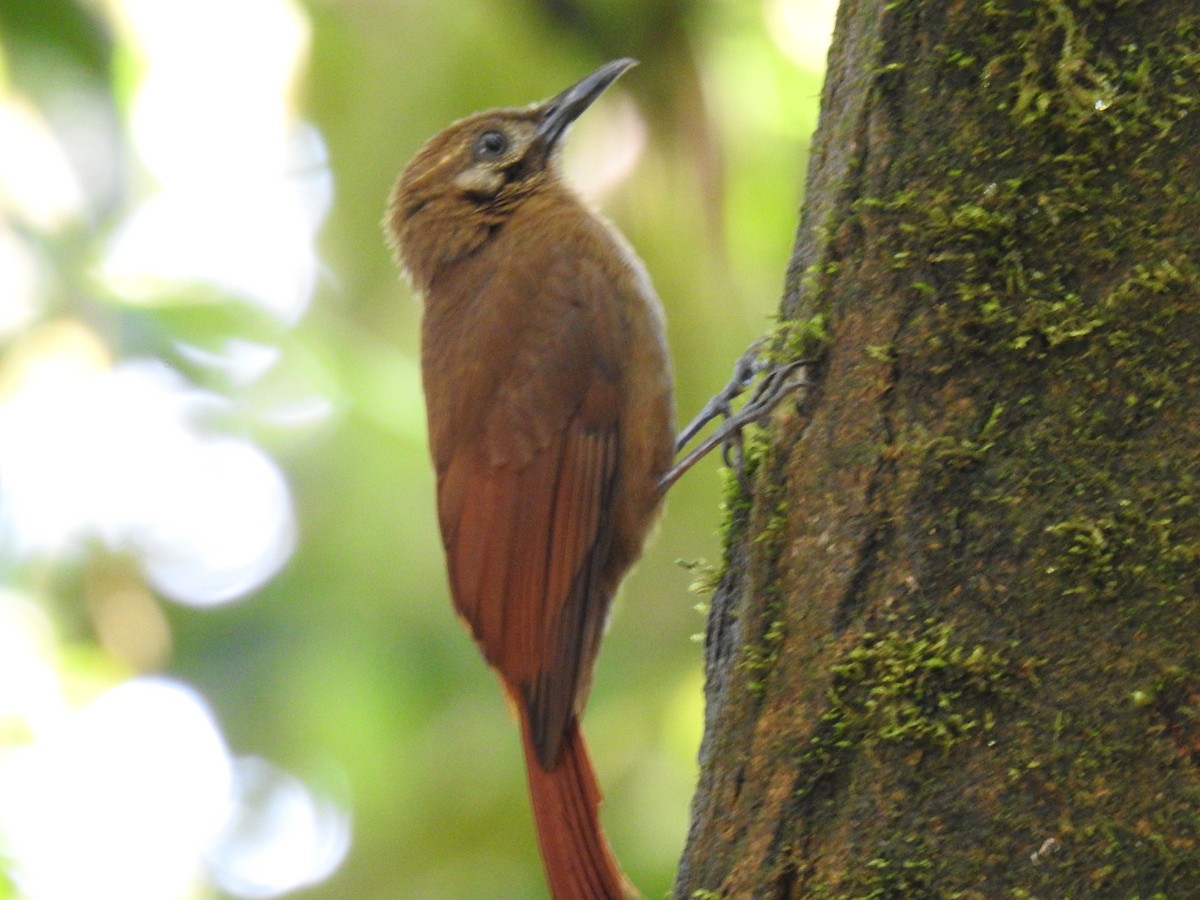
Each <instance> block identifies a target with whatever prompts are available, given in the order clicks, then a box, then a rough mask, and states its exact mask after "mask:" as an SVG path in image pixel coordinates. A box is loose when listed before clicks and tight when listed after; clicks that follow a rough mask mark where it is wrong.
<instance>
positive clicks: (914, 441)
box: [675, 0, 1200, 898]
mask: <svg viewBox="0 0 1200 900" xmlns="http://www.w3.org/2000/svg"><path fill="white" fill-rule="evenodd" d="M1198 147H1200V9H1197V6H1196V4H1195V0H1157V2H1133V0H1130V2H1121V0H1109V2H1104V0H986V2H962V0H941V2H917V0H892V2H883V0H844V2H843V4H842V9H841V10H840V13H839V17H838V24H837V29H836V33H835V37H834V43H833V46H832V48H831V51H830V58H829V70H828V75H827V80H826V84H825V88H824V93H823V97H822V113H821V120H820V124H819V126H818V130H817V134H816V136H815V139H814V146H813V151H812V156H811V163H810V169H809V176H808V188H807V194H806V201H805V202H806V205H805V209H804V213H803V216H802V220H801V224H800V229H799V232H798V236H797V240H796V247H795V252H794V255H793V258H792V262H791V265H790V267H789V272H788V276H787V282H786V291H785V296H784V299H783V304H782V313H783V316H784V319H785V323H784V326H783V327H782V328H781V330H780V341H779V348H778V353H779V355H780V356H788V355H795V354H798V353H802V352H804V353H808V352H812V351H813V349H814V348H815V349H816V354H817V363H816V365H815V367H814V373H813V374H814V379H815V386H814V387H813V388H811V389H810V390H809V391H808V393H807V394H806V395H805V396H804V397H803V398H802V399H801V400H799V401H798V402H797V403H795V404H789V406H788V408H787V409H785V410H783V411H781V412H779V413H777V414H776V416H775V418H774V420H773V421H772V423H771V424H770V425H769V427H768V428H767V429H765V430H764V432H763V433H761V434H760V435H758V436H756V438H755V439H754V440H752V442H751V445H750V447H749V449H748V453H747V472H746V475H747V476H748V482H747V483H748V484H749V485H750V487H749V491H748V492H746V493H744V492H743V491H742V489H741V488H740V487H739V486H738V482H737V481H736V480H734V479H731V482H730V484H731V488H730V493H729V498H728V520H729V521H728V533H727V538H726V559H725V568H724V570H723V573H722V578H721V581H720V586H719V588H718V590H717V592H716V594H715V596H714V598H713V600H712V609H711V613H710V617H709V623H708V633H707V653H706V664H707V686H706V692H707V702H708V710H707V719H706V728H705V736H704V742H703V746H702V748H701V778H700V784H699V788H698V792H697V795H696V798H695V801H694V806H693V824H692V830H691V834H690V837H689V841H688V846H687V849H686V851H685V854H684V858H683V861H682V865H681V870H680V873H679V877H678V881H677V883H676V891H675V896H676V897H679V898H709V897H736V898H749V897H828V898H833V897H977V898H993V897H1083V896H1087V897H1135V896H1138V897H1143V898H1145V897H1151V896H1163V897H1167V896H1169V897H1183V896H1193V895H1194V892H1195V891H1196V890H1197V887H1196V886H1197V885H1200V769H1198V766H1200V568H1198V562H1200V150H1198V149H1197V148H1198Z"/></svg>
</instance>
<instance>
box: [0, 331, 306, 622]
mask: <svg viewBox="0 0 1200 900" xmlns="http://www.w3.org/2000/svg"><path fill="white" fill-rule="evenodd" d="M48 330H49V331H51V332H56V334H52V335H51V336H49V337H47V338H46V339H45V340H44V341H43V346H42V348H41V350H40V351H39V352H38V353H36V354H35V355H34V356H33V358H32V359H31V360H30V362H29V363H28V365H27V367H26V369H25V370H24V371H23V372H21V373H20V375H19V377H18V378H17V386H16V389H15V390H14V391H13V393H12V394H11V395H10V396H7V397H4V398H2V399H0V548H4V547H6V546H7V547H8V548H9V549H10V550H11V551H12V552H14V553H16V554H17V555H20V556H39V555H40V556H54V555H64V554H70V553H73V552H77V551H79V550H81V549H82V548H83V547H84V546H86V544H87V542H88V541H91V540H99V541H100V542H102V543H103V544H104V545H105V546H107V547H108V548H109V549H111V550H113V551H118V552H132V553H134V554H135V555H136V556H137V557H138V558H139V559H140V561H141V563H142V566H143V568H144V570H145V572H146V575H147V578H148V580H149V581H150V582H151V584H153V585H154V587H156V588H157V589H158V590H159V591H161V592H162V593H163V594H165V595H166V596H168V597H170V598H172V599H174V600H178V601H180V602H184V603H193V604H200V605H204V604H212V603H220V602H225V601H228V600H232V599H235V598H237V597H240V596H243V595H245V594H246V593H248V592H250V591H252V590H254V589H255V588H257V587H260V586H261V585H262V584H263V583H264V582H265V581H266V580H267V579H269V578H270V577H271V576H273V575H274V574H275V573H276V572H277V571H278V570H279V567H280V566H282V565H283V563H284V562H285V561H286V560H287V558H288V556H289V555H290V553H291V551H292V547H293V544H294V541H295V525H294V521H293V514H292V506H291V498H290V494H289V492H288V488H287V484H286V482H285V481H284V479H283V475H282V474H281V473H280V471H279V469H278V467H277V466H276V465H275V463H274V462H272V461H271V459H270V458H269V457H267V456H266V454H264V453H263V452H262V451H261V450H259V449H258V448H257V447H255V446H254V445H253V444H251V443H250V442H249V441H246V440H244V439H241V438H233V437H214V436H210V435H206V434H205V433H204V432H203V431H202V430H201V427H200V424H199V423H198V420H199V419H201V418H202V417H203V415H204V413H206V412H210V411H214V410H219V409H222V408H224V407H226V406H228V403H229V401H227V400H225V399H223V398H221V397H220V396H218V395H216V394H212V393H210V392H207V391H202V390H199V389H197V388H194V387H191V386H190V385H188V384H187V382H185V381H184V380H183V378H182V377H181V376H180V375H179V374H178V373H177V372H175V371H174V370H173V369H171V368H169V367H168V366H166V365H165V364H163V363H160V362H158V361H155V360H146V359H142V360H137V359H135V360H129V361H126V362H122V363H118V364H116V365H115V366H112V367H111V368H109V367H107V365H106V362H105V360H104V357H103V348H102V347H101V346H99V345H98V343H97V342H96V341H95V340H94V338H93V337H92V336H91V335H90V332H88V331H87V330H86V329H84V328H83V327H82V326H78V325H74V324H60V325H58V326H55V327H53V328H51V329H48Z"/></svg>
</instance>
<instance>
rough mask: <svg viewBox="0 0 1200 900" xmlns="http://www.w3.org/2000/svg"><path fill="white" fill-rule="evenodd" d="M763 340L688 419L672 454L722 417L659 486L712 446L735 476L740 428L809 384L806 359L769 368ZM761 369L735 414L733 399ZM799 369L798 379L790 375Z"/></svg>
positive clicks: (739, 466)
mask: <svg viewBox="0 0 1200 900" xmlns="http://www.w3.org/2000/svg"><path fill="white" fill-rule="evenodd" d="M763 343H764V340H762V339H760V340H758V341H755V342H754V343H753V344H751V345H750V347H749V349H747V350H746V352H745V353H743V354H742V355H741V357H739V358H738V361H737V363H736V364H735V365H734V367H733V377H731V378H730V379H729V382H728V383H727V384H726V385H725V387H723V388H722V389H721V390H720V391H718V392H717V393H716V394H715V395H714V396H713V397H712V398H711V399H710V400H709V401H708V402H707V403H706V404H704V408H703V409H701V410H700V412H699V413H698V414H697V415H696V417H695V418H694V419H692V421H690V422H689V423H688V424H687V425H686V426H685V427H684V429H683V430H682V431H681V432H679V436H678V437H677V438H675V453H676V455H678V454H679V453H681V452H682V451H683V448H684V447H685V446H687V444H688V442H689V441H691V440H692V438H694V437H695V436H696V435H697V433H699V431H700V429H701V428H703V427H704V426H705V425H707V424H708V423H709V422H711V421H712V420H713V419H715V418H716V417H717V416H722V417H724V421H723V422H722V423H721V424H720V426H718V427H717V429H716V430H715V431H714V432H713V433H712V434H710V435H709V436H708V437H706V438H705V439H704V440H703V441H701V442H700V443H699V444H697V445H696V446H695V447H694V448H693V449H692V450H691V452H690V453H688V454H687V456H685V457H683V459H681V460H679V461H678V462H677V463H675V465H674V466H672V467H671V469H670V470H669V471H668V472H667V474H666V475H664V476H663V477H662V478H661V479H659V482H658V487H659V490H661V491H664V492H665V491H667V490H668V489H669V488H670V487H671V485H673V484H674V483H675V482H676V481H678V480H679V478H680V476H682V475H683V473H684V472H686V471H687V470H688V469H690V468H691V467H692V466H694V465H695V464H696V463H697V462H699V461H700V460H701V459H703V458H704V457H705V456H707V455H708V454H709V453H710V452H712V450H713V448H714V447H717V446H718V445H719V446H720V447H721V452H722V455H723V457H724V459H725V465H727V466H728V467H729V468H731V469H733V470H735V471H736V472H737V473H738V477H739V478H740V477H741V472H742V429H743V428H745V427H746V426H747V425H750V424H752V423H754V422H758V421H761V420H762V419H763V418H764V417H765V416H766V415H767V414H768V413H770V412H771V410H773V409H774V408H775V406H776V405H777V404H778V403H779V401H780V400H782V399H783V398H784V396H785V395H787V394H789V393H791V392H792V391H793V390H795V389H796V388H798V387H802V386H803V385H806V384H808V382H807V381H806V380H805V379H804V377H803V373H804V369H805V367H806V366H808V365H809V364H810V361H809V360H806V359H801V360H796V361H795V362H790V363H785V364H783V365H779V366H775V367H774V368H769V363H767V362H765V361H764V360H763V359H762V357H761V352H762V345H763ZM761 372H766V375H764V376H763V379H762V380H761V381H760V382H759V383H758V387H757V388H755V390H754V394H753V395H752V396H751V397H750V399H749V400H747V401H746V403H745V404H743V406H742V408H741V409H739V410H738V411H737V412H736V413H735V412H734V411H733V401H734V399H735V398H736V397H739V396H740V395H741V394H742V393H744V392H745V391H746V389H747V388H748V387H749V386H750V385H751V384H752V383H753V382H754V379H755V378H756V377H757V376H758V375H759V373H761ZM797 372H799V373H800V374H801V377H800V379H799V380H796V379H794V378H793V376H794V375H795V374H796V373H797Z"/></svg>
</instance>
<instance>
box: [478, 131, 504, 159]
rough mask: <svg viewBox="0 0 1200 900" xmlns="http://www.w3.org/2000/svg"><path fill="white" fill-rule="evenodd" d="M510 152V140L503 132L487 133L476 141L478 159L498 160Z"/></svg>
mask: <svg viewBox="0 0 1200 900" xmlns="http://www.w3.org/2000/svg"><path fill="white" fill-rule="evenodd" d="M506 150H508V138H507V137H505V136H504V132H502V131H485V132H484V133H483V134H481V135H480V136H479V137H478V138H476V139H475V158H476V159H498V158H499V157H501V156H503V155H504V153H505V151H506Z"/></svg>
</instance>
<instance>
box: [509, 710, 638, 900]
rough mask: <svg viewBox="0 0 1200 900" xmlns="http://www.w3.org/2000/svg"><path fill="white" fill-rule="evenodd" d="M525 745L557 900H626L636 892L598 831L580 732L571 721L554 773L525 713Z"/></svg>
mask: <svg viewBox="0 0 1200 900" xmlns="http://www.w3.org/2000/svg"><path fill="white" fill-rule="evenodd" d="M520 719H521V740H522V743H523V744H524V745H525V769H526V772H527V773H528V775H529V796H530V799H531V800H532V801H533V818H534V822H535V823H536V825H537V834H538V843H539V844H540V845H541V848H542V862H543V864H544V865H545V867H546V880H547V881H548V882H549V884H550V894H551V896H552V897H553V898H554V900H628V898H636V897H637V896H638V893H637V890H636V889H635V888H634V887H633V885H632V884H631V883H630V882H629V880H628V879H627V878H626V877H625V876H624V874H622V872H621V869H620V867H619V866H618V865H617V861H616V859H615V858H614V857H613V854H612V850H611V849H609V846H608V841H607V840H606V839H605V837H604V831H603V830H602V829H601V827H600V789H599V787H597V785H596V776H595V773H594V772H593V771H592V763H591V760H590V759H589V758H588V753H587V748H586V747H585V746H584V744H583V735H582V734H581V733H580V731H579V720H578V719H572V720H571V724H570V725H569V726H568V727H567V732H566V734H565V735H564V736H563V741H562V750H561V752H560V753H559V757H558V762H557V764H556V765H555V766H554V768H553V769H551V770H549V771H547V770H546V769H544V768H542V764H541V762H539V761H538V757H537V751H536V750H535V749H534V745H533V740H532V739H531V736H530V731H529V721H528V717H527V715H526V713H525V712H524V710H522V711H521V714H520Z"/></svg>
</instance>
